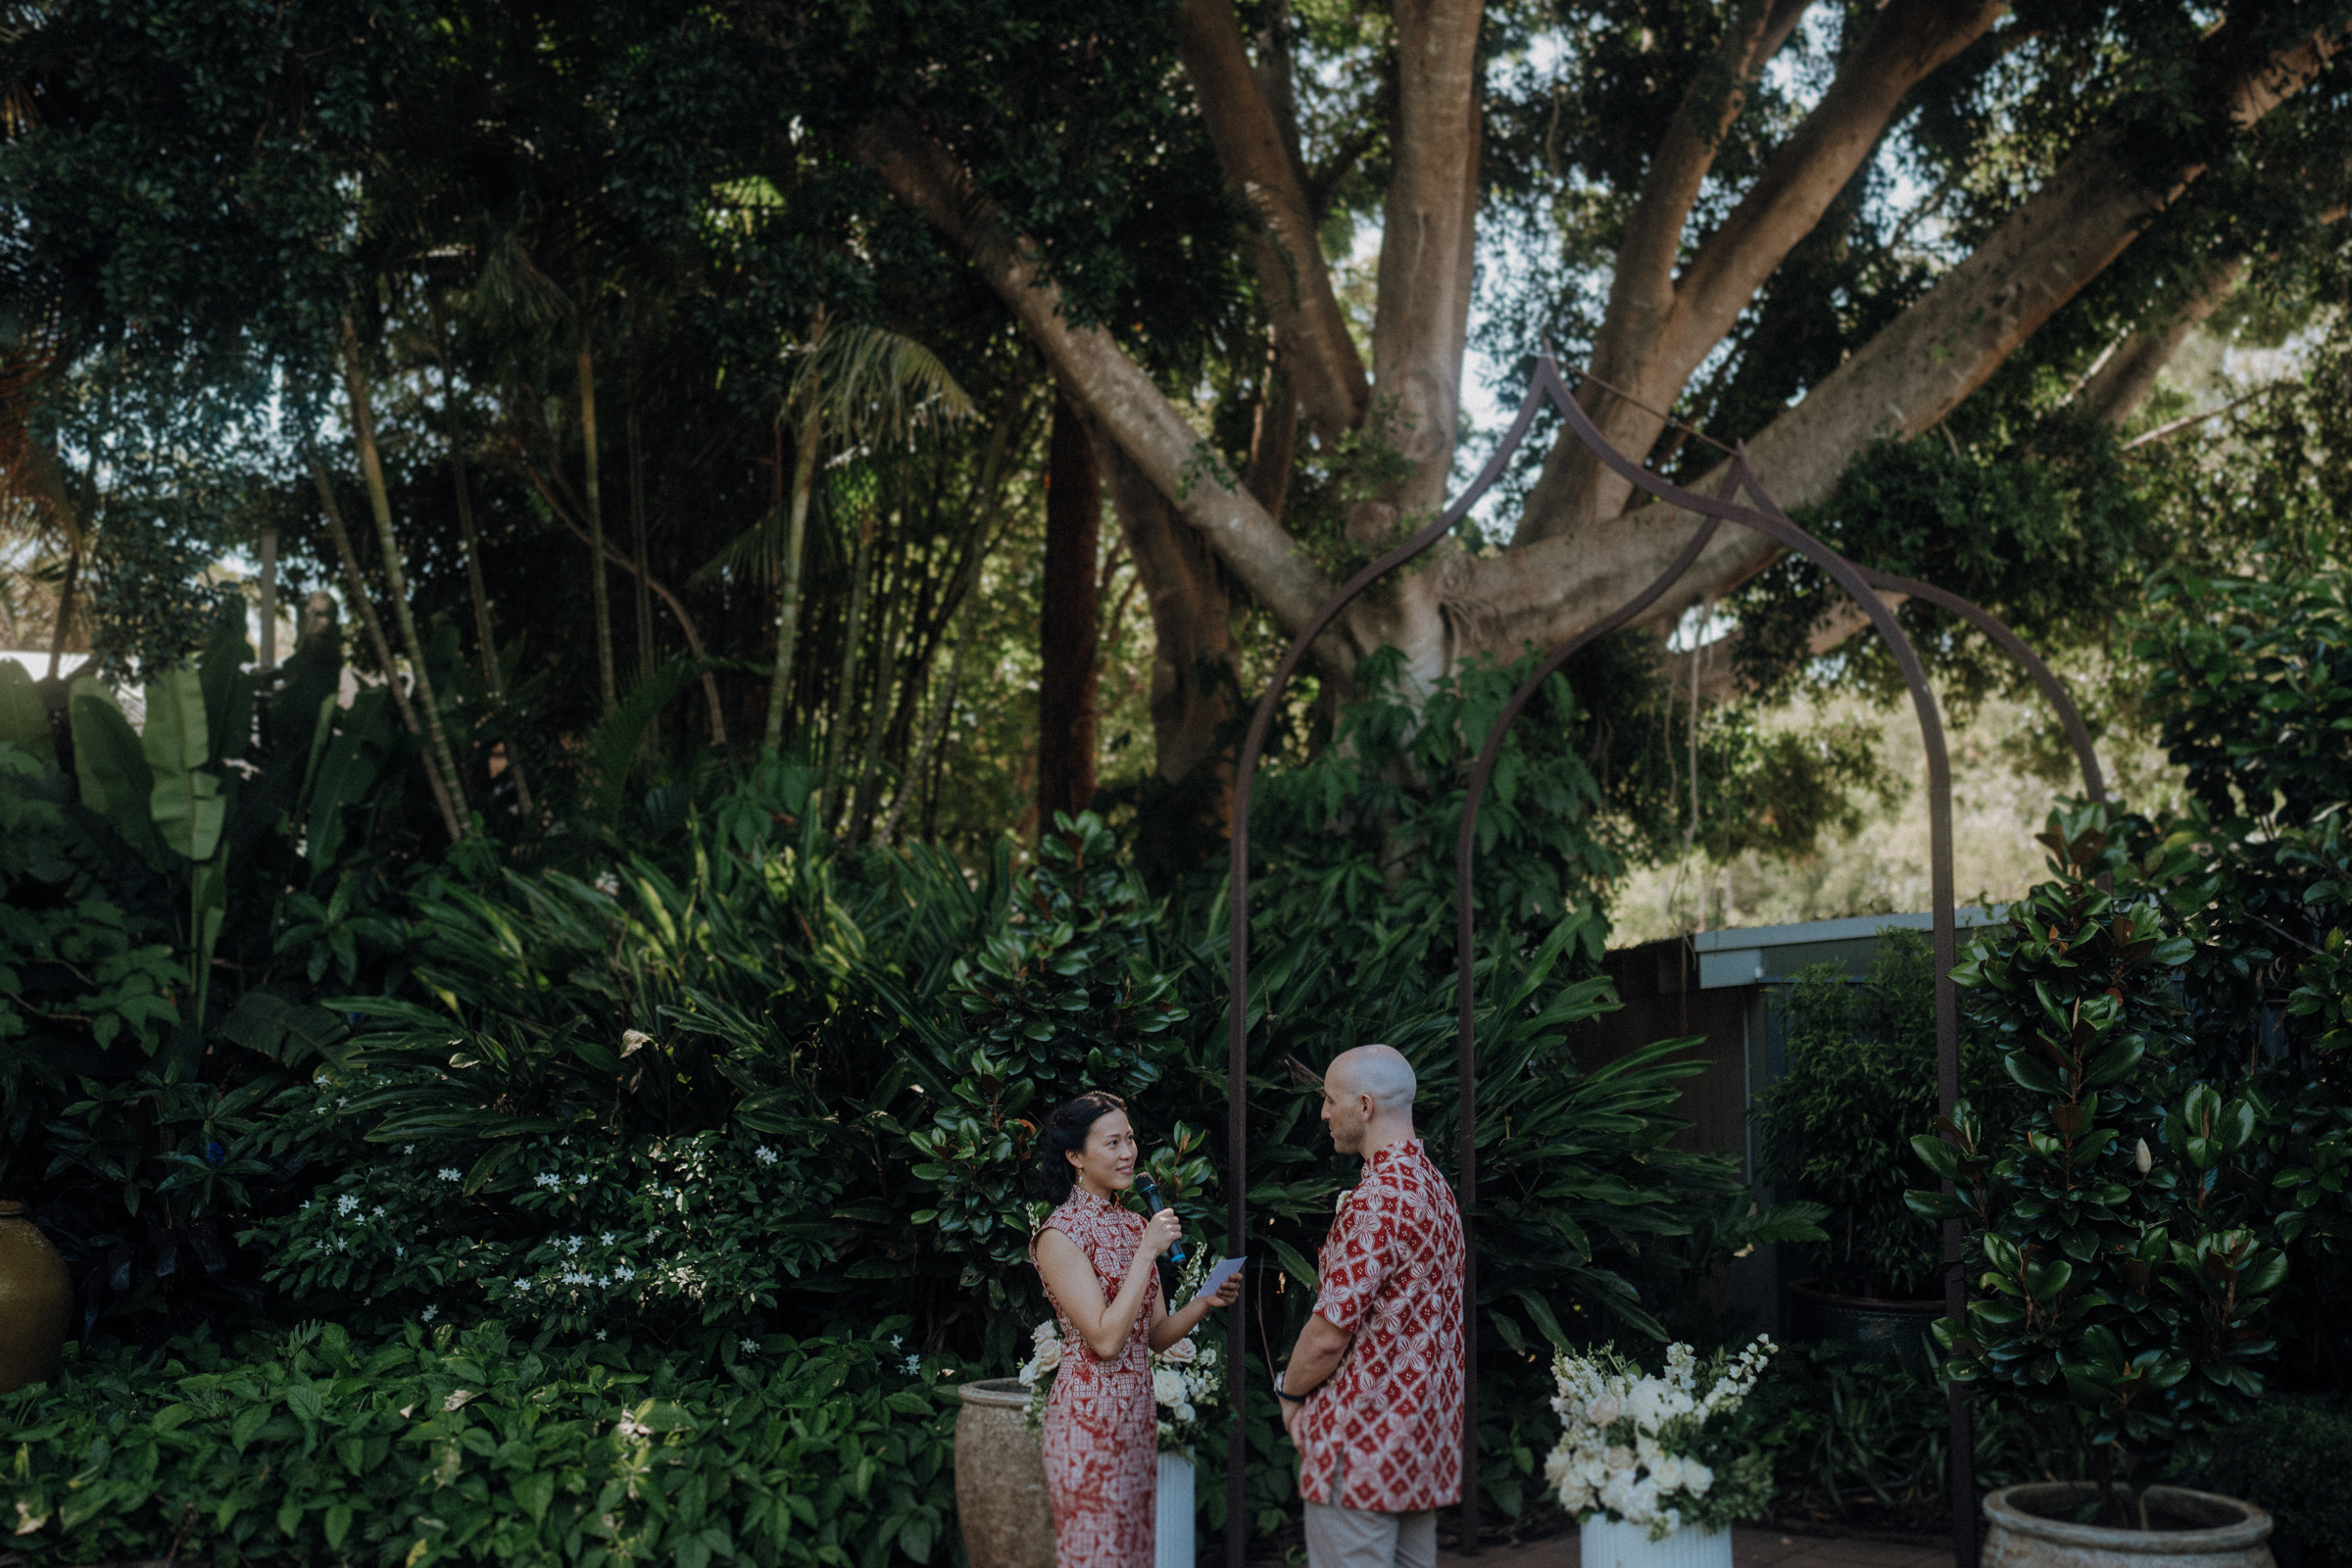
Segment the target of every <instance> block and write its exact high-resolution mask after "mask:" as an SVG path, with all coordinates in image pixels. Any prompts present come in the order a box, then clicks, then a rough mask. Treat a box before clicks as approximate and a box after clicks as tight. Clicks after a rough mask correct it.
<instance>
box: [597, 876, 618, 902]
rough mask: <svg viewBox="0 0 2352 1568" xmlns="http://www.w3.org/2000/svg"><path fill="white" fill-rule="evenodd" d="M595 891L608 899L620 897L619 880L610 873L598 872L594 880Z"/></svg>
mask: <svg viewBox="0 0 2352 1568" xmlns="http://www.w3.org/2000/svg"><path fill="white" fill-rule="evenodd" d="M596 891H597V892H599V893H602V894H603V895H604V896H605V897H606V898H608V899H616V898H618V897H620V878H619V877H616V876H614V875H613V873H612V872H610V871H603V872H599V873H598V875H597V878H596Z"/></svg>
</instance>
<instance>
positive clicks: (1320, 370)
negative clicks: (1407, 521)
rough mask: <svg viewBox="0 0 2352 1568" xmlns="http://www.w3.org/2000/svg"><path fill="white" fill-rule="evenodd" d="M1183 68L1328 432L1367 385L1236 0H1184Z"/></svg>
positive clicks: (1318, 423) (1280, 332)
mask: <svg viewBox="0 0 2352 1568" xmlns="http://www.w3.org/2000/svg"><path fill="white" fill-rule="evenodd" d="M1184 70H1185V74H1186V75H1187V76H1189V77H1191V78H1192V83H1193V91H1194V93H1195V94H1196V95H1197V96H1198V97H1199V98H1200V100H1201V120H1202V122H1203V123H1205V124H1206V125H1207V127H1208V135H1209V140H1210V141H1211V142H1212V143H1214V144H1215V146H1216V149H1217V162H1218V164H1219V165H1220V166H1222V168H1223V169H1224V171H1225V179H1226V182H1227V183H1228V184H1230V185H1232V187H1233V188H1234V190H1235V192H1236V193H1237V194H1239V195H1240V197H1241V198H1242V200H1243V202H1244V203H1245V204H1247V205H1248V207H1249V208H1250V212H1251V214H1252V215H1254V217H1255V218H1256V224H1255V226H1254V228H1253V229H1252V231H1251V234H1250V260H1251V262H1252V263H1253V264H1254V265H1255V268H1256V271H1257V287H1258V293H1259V294H1260V295H1262V296H1263V297H1264V299H1265V304H1266V315H1267V317H1268V318H1269V319H1271V320H1272V321H1273V323H1274V335H1275V340H1276V342H1277V343H1278V344H1279V345H1280V347H1281V350H1282V353H1283V356H1284V358H1285V359H1287V360H1288V361H1289V362H1290V369H1291V381H1292V385H1293V387H1294V389H1295V390H1296V392H1297V395H1298V398H1299V408H1300V409H1301V410H1302V411H1303V412H1304V413H1305V415H1306V418H1307V423H1308V424H1309V425H1310V426H1312V427H1313V429H1314V430H1315V433H1316V434H1318V435H1320V436H1322V437H1323V438H1324V439H1326V440H1329V439H1331V438H1332V437H1334V436H1337V435H1338V434H1339V433H1340V432H1341V431H1343V430H1347V429H1349V428H1351V427H1353V425H1354V424H1355V422H1356V421H1357V420H1358V419H1359V418H1361V417H1363V412H1364V408H1365V406H1366V404H1367V403H1368V402H1369V401H1370V398H1371V391H1370V388H1369V387H1368V386H1367V385H1366V384H1365V381H1364V366H1363V361H1362V360H1361V359H1360V358H1359V357H1358V356H1357V354H1356V352H1355V342H1354V340H1353V339H1352V338H1350V337H1349V336H1348V319H1347V318H1346V317H1345V316H1344V315H1342V314H1341V312H1340V302H1339V298H1338V296H1337V295H1335V294H1334V293H1333V292H1332V287H1331V271H1330V269H1329V268H1327V267H1326V266H1325V265H1324V261H1323V244H1322V241H1321V240H1320V239H1319V238H1318V237H1317V236H1316V233H1315V220H1314V212H1313V208H1312V206H1311V205H1310V204H1309V203H1308V201H1307V198H1306V191H1305V187H1304V182H1303V180H1302V179H1301V178H1300V176H1299V164H1298V161H1297V159H1296V158H1295V157H1294V155H1293V151H1292V148H1291V146H1290V143H1289V140H1288V138H1286V137H1285V135H1284V134H1283V126H1282V123H1281V122H1280V121H1279V120H1278V119H1277V118H1276V115H1275V111H1274V107H1273V105H1271V104H1269V103H1268V102H1267V99H1266V95H1265V93H1264V92H1262V91H1261V90H1260V89H1259V85H1258V80H1257V76H1256V75H1255V73H1253V72H1252V70H1251V67H1250V54H1249V50H1248V49H1247V48H1246V47H1244V44H1243V40H1242V27H1241V23H1240V22H1239V21H1238V20H1236V18H1235V16H1234V14H1233V0H1185V6H1184Z"/></svg>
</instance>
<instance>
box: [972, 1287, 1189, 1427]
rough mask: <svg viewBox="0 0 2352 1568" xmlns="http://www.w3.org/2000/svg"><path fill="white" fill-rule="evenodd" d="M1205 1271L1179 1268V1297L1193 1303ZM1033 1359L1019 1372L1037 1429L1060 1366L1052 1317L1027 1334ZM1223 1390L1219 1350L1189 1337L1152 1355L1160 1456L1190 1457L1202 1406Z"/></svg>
mask: <svg viewBox="0 0 2352 1568" xmlns="http://www.w3.org/2000/svg"><path fill="white" fill-rule="evenodd" d="M1205 1273H1206V1268H1205V1265H1204V1264H1203V1262H1202V1260H1201V1258H1200V1257H1198V1256H1196V1257H1194V1258H1193V1259H1192V1260H1191V1261H1190V1262H1188V1263H1186V1264H1185V1265H1184V1266H1183V1267H1182V1269H1181V1270H1179V1272H1178V1274H1177V1279H1176V1293H1177V1294H1178V1295H1179V1296H1181V1297H1183V1298H1184V1299H1186V1300H1188V1301H1189V1300H1191V1299H1193V1297H1194V1296H1195V1295H1196V1294H1198V1293H1199V1291H1200V1289H1201V1278H1202V1276H1203V1275H1204V1274H1205ZM1029 1349H1030V1354H1029V1359H1028V1360H1027V1361H1026V1362H1024V1363H1023V1364H1022V1366H1021V1370H1020V1374H1019V1376H1020V1380H1021V1386H1022V1387H1023V1388H1025V1389H1027V1390H1028V1391H1029V1409H1028V1412H1027V1414H1028V1421H1029V1425H1030V1428H1031V1429H1032V1430H1035V1429H1036V1428H1037V1427H1038V1426H1039V1424H1040V1423H1042V1422H1043V1421H1044V1420H1045V1415H1046V1397H1047V1396H1048V1395H1050V1394H1051V1393H1053V1390H1054V1371H1055V1369H1056V1368H1058V1367H1059V1366H1060V1365H1061V1324H1060V1322H1059V1321H1058V1320H1057V1319H1054V1318H1048V1319H1046V1320H1045V1321H1044V1322H1043V1323H1040V1324H1039V1325H1038V1326H1037V1327H1036V1328H1035V1329H1034V1330H1032V1331H1031V1332H1030V1335H1029ZM1224 1392H1225V1379H1224V1377H1223V1375H1222V1374H1221V1373H1219V1372H1218V1371H1217V1348H1216V1347H1215V1346H1213V1345H1201V1346H1196V1345H1195V1344H1193V1341H1192V1337H1191V1336H1190V1335H1187V1336H1186V1337H1185V1338H1183V1339H1181V1340H1178V1341H1177V1342H1176V1343H1175V1344H1174V1345H1171V1346H1169V1347H1168V1348H1166V1349H1164V1350H1154V1351H1153V1352H1152V1403H1153V1404H1154V1405H1155V1406H1157V1414H1158V1417H1159V1449H1160V1451H1161V1452H1162V1453H1183V1454H1188V1455H1189V1454H1190V1453H1191V1452H1192V1451H1193V1445H1194V1443H1195V1442H1197V1441H1198V1440H1199V1438H1200V1436H1201V1407H1202V1406H1204V1405H1210V1404H1214V1403H1216V1402H1217V1401H1218V1399H1219V1398H1221V1397H1223V1395H1224Z"/></svg>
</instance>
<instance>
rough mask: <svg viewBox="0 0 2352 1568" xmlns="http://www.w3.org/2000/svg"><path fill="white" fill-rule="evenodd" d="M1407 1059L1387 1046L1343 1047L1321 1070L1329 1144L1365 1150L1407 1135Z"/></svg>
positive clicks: (1414, 1084) (1410, 1087)
mask: <svg viewBox="0 0 2352 1568" xmlns="http://www.w3.org/2000/svg"><path fill="white" fill-rule="evenodd" d="M1419 1087H1420V1085H1419V1082H1418V1080H1416V1079H1415V1078H1414V1076H1413V1064H1412V1063H1411V1062H1409V1061H1407V1060H1405V1059H1404V1054H1403V1053H1402V1052H1399V1051H1397V1050H1396V1049H1395V1048H1394V1047H1391V1046H1358V1047H1356V1048H1355V1049H1354V1050H1353V1051H1343V1052H1341V1053H1340V1054H1338V1055H1337V1056H1334V1057H1333V1058H1332V1061H1331V1066H1330V1068H1329V1069H1328V1070H1327V1071H1326V1072H1325V1073H1324V1074H1323V1120H1324V1121H1325V1122H1326V1123H1327V1124H1328V1125H1329V1126H1330V1128H1331V1142H1332V1147H1333V1148H1335V1149H1337V1150H1339V1152H1341V1153H1343V1154H1368V1153H1370V1152H1373V1151H1374V1150H1376V1149H1381V1148H1385V1147H1386V1146H1388V1145H1389V1144H1392V1143H1395V1142H1396V1141H1397V1140H1398V1139H1399V1138H1410V1137H1411V1136H1412V1135H1413V1096H1414V1094H1415V1092H1416V1091H1417V1090H1418V1089H1419Z"/></svg>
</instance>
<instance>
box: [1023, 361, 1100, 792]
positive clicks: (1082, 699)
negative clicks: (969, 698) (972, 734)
mask: <svg viewBox="0 0 2352 1568" xmlns="http://www.w3.org/2000/svg"><path fill="white" fill-rule="evenodd" d="M1102 530H1103V482H1102V479H1101V477H1100V476H1099V474H1098V472H1097V468H1096V462H1095V442H1094V435H1093V433H1092V432H1091V431H1090V430H1089V429H1088V428H1087V418H1086V415H1085V413H1084V412H1083V411H1082V410H1080V409H1079V408H1078V406H1077V405H1076V404H1074V403H1072V402H1071V401H1070V399H1069V397H1068V395H1067V394H1059V395H1056V396H1055V398H1054V428H1053V432H1052V434H1051V435H1050V437H1049V438H1048V441H1047V458H1046V560H1045V594H1044V605H1043V607H1042V611H1041V613H1040V614H1039V616H1038V655H1039V660H1038V662H1039V673H1038V682H1037V821H1038V830H1039V831H1040V832H1050V831H1052V829H1053V826H1054V812H1056V811H1070V812H1077V811H1083V810H1085V809H1087V808H1088V807H1089V806H1091V805H1093V804H1094V799H1095V683H1096V678H1097V673H1098V659H1099V652H1100V647H1099V645H1100V641H1101V637H1102V627H1101V625H1100V624H1099V623H1098V619H1097V608H1096V598H1097V595H1096V591H1095V561H1096V557H1097V555H1098V554H1099V553H1100V550H1101V547H1102Z"/></svg>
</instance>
